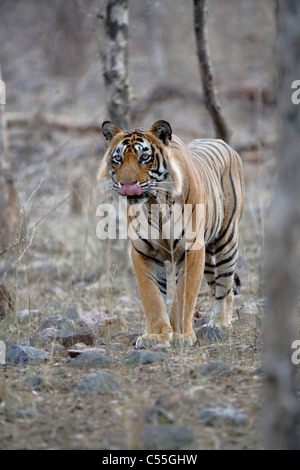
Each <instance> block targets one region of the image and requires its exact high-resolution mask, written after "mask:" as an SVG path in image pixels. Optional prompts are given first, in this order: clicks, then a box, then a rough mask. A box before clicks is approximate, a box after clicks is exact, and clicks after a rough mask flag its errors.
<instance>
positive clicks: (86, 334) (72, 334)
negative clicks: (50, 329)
mask: <svg viewBox="0 0 300 470" xmlns="http://www.w3.org/2000/svg"><path fill="white" fill-rule="evenodd" d="M52 339H56V341H58V342H59V343H61V344H62V345H63V346H65V347H66V348H69V347H70V346H73V345H74V344H76V343H84V344H86V345H87V346H92V345H93V344H94V343H95V339H94V336H93V335H92V333H91V332H90V331H87V330H62V331H56V332H55V335H54V337H53V338H52Z"/></svg>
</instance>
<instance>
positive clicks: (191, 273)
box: [170, 248, 204, 346]
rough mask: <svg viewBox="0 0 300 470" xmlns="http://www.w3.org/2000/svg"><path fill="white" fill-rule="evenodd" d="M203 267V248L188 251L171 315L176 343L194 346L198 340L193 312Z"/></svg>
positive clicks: (174, 342) (173, 339)
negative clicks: (194, 328)
mask: <svg viewBox="0 0 300 470" xmlns="http://www.w3.org/2000/svg"><path fill="white" fill-rule="evenodd" d="M203 267H204V249H203V248H202V249H199V250H192V251H189V252H187V253H186V256H185V259H184V261H183V262H182V268H181V271H180V273H179V278H178V282H177V289H176V294H175V298H174V301H173V305H172V311H171V317H170V321H171V326H172V330H173V338H172V343H173V344H174V345H177V346H178V345H185V346H192V345H193V344H194V343H195V342H196V340H197V338H196V335H195V332H194V330H193V314H194V309H195V306H196V301H197V296H198V293H199V289H200V286H201V281H202V273H203Z"/></svg>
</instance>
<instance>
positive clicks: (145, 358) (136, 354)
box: [125, 349, 168, 365]
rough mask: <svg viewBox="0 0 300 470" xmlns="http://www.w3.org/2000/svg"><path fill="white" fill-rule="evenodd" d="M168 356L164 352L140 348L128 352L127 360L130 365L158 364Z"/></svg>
mask: <svg viewBox="0 0 300 470" xmlns="http://www.w3.org/2000/svg"><path fill="white" fill-rule="evenodd" d="M167 358H168V355H167V354H166V353H164V352H160V351H150V350H149V349H140V350H136V351H132V352H130V353H128V354H127V355H126V356H125V362H126V364H128V365H138V364H158V363H160V362H163V361H165V360H166V359H167Z"/></svg>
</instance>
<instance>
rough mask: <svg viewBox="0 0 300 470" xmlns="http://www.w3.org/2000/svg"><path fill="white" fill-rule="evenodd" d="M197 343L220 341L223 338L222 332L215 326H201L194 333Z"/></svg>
mask: <svg viewBox="0 0 300 470" xmlns="http://www.w3.org/2000/svg"><path fill="white" fill-rule="evenodd" d="M196 336H197V339H198V341H200V342H201V341H221V340H222V339H223V337H224V334H223V332H222V330H221V329H220V328H219V327H217V326H209V325H204V326H202V327H201V328H200V329H199V330H198V331H197V333H196Z"/></svg>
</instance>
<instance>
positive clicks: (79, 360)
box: [71, 351, 111, 368]
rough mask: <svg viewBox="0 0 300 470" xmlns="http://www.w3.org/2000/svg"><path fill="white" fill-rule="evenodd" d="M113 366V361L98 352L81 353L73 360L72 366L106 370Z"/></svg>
mask: <svg viewBox="0 0 300 470" xmlns="http://www.w3.org/2000/svg"><path fill="white" fill-rule="evenodd" d="M110 365H111V359H110V358H109V357H108V356H106V355H105V354H102V353H100V352H97V351H84V352H81V353H80V354H79V355H78V356H76V357H75V359H73V360H72V362H71V366H72V367H78V368H100V367H101V368H105V367H109V366H110Z"/></svg>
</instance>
